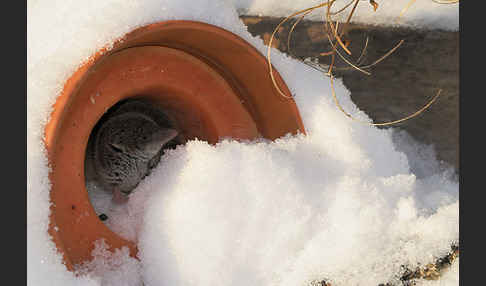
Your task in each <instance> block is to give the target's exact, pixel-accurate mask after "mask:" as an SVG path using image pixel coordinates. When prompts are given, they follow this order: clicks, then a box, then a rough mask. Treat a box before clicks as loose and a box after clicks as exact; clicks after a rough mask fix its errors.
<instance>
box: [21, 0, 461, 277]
mask: <svg viewBox="0 0 486 286" xmlns="http://www.w3.org/2000/svg"><path fill="white" fill-rule="evenodd" d="M400 1H401V0H400ZM400 1H398V0H397V1H396V2H397V3H398V2H400ZM422 1H423V0H422ZM314 2H315V1H314ZM382 2H383V3H382ZM275 3H276V2H275V1H265V0H258V1H252V2H249V1H246V2H245V1H230V0H228V1H223V0H212V1H211V0H200V1H188V0H180V1H174V0H147V1H135V0H126V1H114V0H107V1H101V2H100V1H94V0H89V1H82V2H80V1H74V0H71V1H66V0H64V1H56V0H52V1H47V2H46V1H35V0H29V1H28V6H27V14H28V17H27V43H28V45H27V253H28V256H27V262H28V264H27V273H28V285H141V284H142V283H143V284H144V285H147V286H149V285H174V286H176V285H303V284H305V283H306V282H309V281H311V280H313V279H329V280H330V281H332V284H333V285H350V284H351V285H356V284H360V285H377V284H378V283H382V282H386V281H390V280H391V279H393V277H395V275H397V274H398V273H399V269H400V265H401V264H407V263H410V264H417V263H421V264H425V263H428V262H431V260H433V259H434V257H438V256H442V255H444V254H445V253H446V252H447V251H448V250H449V246H450V243H451V242H453V241H457V239H458V237H459V228H458V225H459V222H458V218H459V213H458V196H459V190H458V183H457V180H456V179H455V178H454V177H453V176H452V174H451V171H450V169H448V168H447V167H446V166H445V167H444V166H443V165H442V164H439V163H438V162H437V161H436V160H435V154H434V151H433V146H423V145H420V144H419V143H417V142H413V140H411V139H410V138H409V137H407V135H406V134H405V135H404V134H403V133H400V132H397V131H394V130H393V129H389V130H381V129H377V128H375V127H371V126H365V125H362V124H357V123H355V122H353V121H350V120H349V119H348V118H347V117H345V116H344V115H343V114H342V113H341V112H340V111H339V110H338V109H337V107H336V106H335V105H334V103H333V101H332V98H331V93H330V86H329V80H328V78H326V77H324V76H322V75H321V74H320V73H318V72H316V71H315V70H313V69H311V68H309V67H308V66H306V65H303V64H301V63H300V62H298V61H295V60H293V59H291V58H289V57H287V56H286V55H283V54H281V53H280V52H278V51H276V50H274V51H273V54H272V63H273V64H274V65H275V67H276V68H277V69H278V71H279V72H280V73H281V75H282V77H283V78H284V80H285V81H286V83H287V85H288V86H289V88H290V90H291V91H292V93H293V94H296V103H297V105H298V108H299V111H300V113H301V116H302V119H303V122H304V125H305V127H306V130H307V133H308V136H302V135H300V136H295V137H290V136H287V137H285V138H281V139H279V140H277V141H276V142H268V141H265V140H260V141H256V142H249V143H248V142H247V143H237V142H233V141H223V142H220V143H219V144H217V145H216V146H211V145H209V144H207V143H206V142H202V141H197V140H196V141H191V142H188V143H187V144H186V145H185V146H179V147H178V148H177V149H176V150H171V151H169V152H168V153H167V154H166V155H164V157H163V158H162V160H161V163H160V164H159V166H158V167H157V168H156V169H155V170H154V172H153V173H152V174H151V175H150V176H149V177H147V178H146V179H145V180H144V181H143V182H142V183H141V184H140V186H139V187H138V190H137V191H136V192H135V193H134V194H133V196H132V197H131V199H130V201H129V202H128V204H127V205H125V206H123V207H118V208H114V207H113V206H111V205H110V204H109V202H107V199H106V198H107V196H106V194H104V195H103V194H102V193H101V192H98V193H96V195H98V197H97V198H96V199H94V204H95V207H96V208H97V209H100V210H103V211H106V212H107V214H108V216H109V219H108V220H107V221H106V223H107V225H109V226H110V227H111V229H112V230H114V231H116V232H118V233H120V234H121V235H122V236H125V237H127V238H130V239H133V240H134V241H136V242H137V243H138V247H139V250H140V261H138V260H135V259H133V258H130V257H129V256H128V252H127V250H126V249H122V250H120V251H118V252H116V253H114V254H112V253H110V252H107V251H106V250H105V248H104V244H103V241H99V242H98V244H97V246H96V249H95V251H94V252H93V255H94V257H95V259H94V260H93V261H91V262H88V263H86V264H84V265H79V266H78V268H77V275H75V274H74V273H71V272H69V271H67V270H66V268H65V267H64V265H63V264H62V257H61V255H60V254H59V253H57V252H56V249H55V245H54V244H53V243H52V241H51V240H50V238H49V236H48V234H47V228H48V222H49V221H48V217H49V189H50V183H49V180H48V171H49V168H48V164H47V157H46V153H45V149H44V146H43V143H42V136H43V130H44V126H45V124H46V122H47V120H48V115H49V113H50V111H51V107H50V106H51V105H52V104H53V103H54V102H55V99H56V97H57V96H58V95H59V92H60V91H61V90H62V86H63V83H64V82H65V80H66V79H67V78H68V77H69V76H70V75H71V74H72V73H73V72H74V71H75V70H76V68H77V67H78V66H79V64H80V63H82V62H83V61H84V60H86V59H87V58H88V57H89V56H90V55H92V54H93V53H94V52H95V51H97V50H99V49H100V48H102V47H105V46H109V44H110V43H111V42H113V41H114V40H115V39H117V38H119V37H121V36H122V35H123V34H125V33H127V32H129V31H131V30H133V29H134V28H136V27H139V26H142V25H145V24H148V23H152V22H156V21H163V20H170V19H187V20H197V21H203V22H207V23H210V24H213V25H217V26H220V27H223V28H225V29H227V30H230V31H232V32H234V33H236V34H238V35H240V36H241V37H242V38H244V39H245V40H247V41H248V42H250V43H251V44H252V45H254V46H255V47H256V48H257V49H258V50H260V52H262V53H263V54H265V52H266V48H265V47H264V45H263V43H262V41H261V39H258V38H253V37H252V36H251V35H250V34H249V33H248V32H247V31H246V27H245V26H244V25H243V24H242V23H241V21H240V20H239V19H238V13H242V12H241V11H242V9H243V10H245V11H248V13H257V14H258V13H264V14H266V15H284V14H285V15H287V14H290V13H291V12H295V10H296V9H301V8H299V7H300V6H296V5H302V6H303V7H302V8H305V7H308V5H307V4H309V3H312V1H299V2H298V1H279V5H276V4H275ZM294 3H299V4H294ZM378 3H379V4H380V8H379V9H382V10H385V12H386V9H390V12H392V13H390V15H391V14H396V13H395V12H396V11H395V10H396V9H395V10H394V9H392V8H390V7H391V6H387V4H386V2H385V1H379V2H378ZM420 3H421V4H419V3H416V4H417V5H424V6H423V7H429V6H430V5H432V4H430V3H429V4H424V3H422V2H420ZM362 4H363V5H362ZM362 4H360V6H366V5H365V4H367V3H362ZM397 5H398V4H397ZM427 5H429V6H427ZM399 6H403V5H399ZM277 7H279V8H277ZM386 7H389V8H386ZM430 7H432V6H430ZM454 7H455V8H454ZM237 8H238V10H237ZM368 8H369V7H367V8H366V9H368ZM418 8H419V7H417V9H418ZM397 9H398V8H397ZM431 9H432V8H431ZM440 9H444V10H440ZM446 9H450V10H454V9H456V10H457V5H450V6H449V8H437V10H434V12H430V11H431V10H423V11H422V12H424V13H425V12H427V13H428V12H430V20H424V19H427V18H428V17H425V16H424V15H422V14H421V17H422V18H421V19H422V20H420V21H419V20H417V21H414V22H415V23H418V24H420V25H423V26H424V27H425V26H427V27H429V28H430V27H431V26H430V25H429V24H430V23H435V24H437V26H434V25H435V24H433V25H432V26H434V27H436V28H441V27H442V28H444V27H446V26H447V27H448V28H451V29H452V30H454V25H452V24H451V23H453V22H454V21H455V20H454V19H456V18H454V17H455V16H454V15H456V14H455V13H456V10H454V11H453V12H450V11H449V10H446ZM288 12H290V13H288ZM358 12H360V11H358ZM278 13H281V14H278ZM377 13H378V12H377ZM414 13H415V14H414ZM358 14H359V13H358ZM365 14H366V13H365V12H363V15H365ZM407 14H408V15H409V17H412V15H418V14H417V12H413V10H412V8H410V10H409V12H407ZM407 14H406V15H407ZM450 15H452V16H450ZM439 16H443V17H444V18H445V19H452V20H445V22H447V23H448V24H447V25H446V24H444V23H442V21H437V19H439V18H441V17H439ZM363 17H364V18H363V19H364V20H363V21H368V20H369V21H370V23H374V22H373V21H375V20H373V19H374V18H373V19H371V18H368V20H366V16H363ZM416 17H418V16H416ZM356 19H358V18H356ZM385 19H386V17H385V18H381V20H380V21H385ZM404 19H405V18H404ZM376 21H378V20H376ZM407 21H408V20H407ZM427 21H429V22H427ZM430 21H431V22H430ZM385 22H386V21H385ZM456 29H457V27H456ZM335 87H336V93H337V97H338V99H339V101H340V103H341V104H342V106H343V107H344V108H345V110H347V111H348V112H349V113H351V114H352V115H353V116H355V117H359V118H361V119H365V120H370V119H369V118H368V117H367V115H366V114H364V113H363V112H361V111H360V110H359V109H358V108H357V107H356V106H355V105H354V103H353V102H352V101H351V99H350V96H349V91H348V90H347V89H346V88H345V87H344V86H343V84H342V82H341V81H340V80H336V82H335ZM457 264H458V263H457V262H456V263H455V264H454V265H453V267H452V269H451V270H450V271H449V272H447V274H446V276H445V277H444V278H442V279H441V280H440V281H438V282H437V283H440V284H439V285H457V284H458V281H457V280H458V275H459V273H458V272H459V271H458V267H457ZM424 283H425V282H424ZM427 283H428V282H427ZM434 283H435V282H431V283H429V284H432V285H434ZM437 283H436V284H437ZM429 284H423V285H429Z"/></svg>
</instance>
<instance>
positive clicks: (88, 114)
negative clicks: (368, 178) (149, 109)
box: [45, 21, 305, 270]
mask: <svg viewBox="0 0 486 286" xmlns="http://www.w3.org/2000/svg"><path fill="white" fill-rule="evenodd" d="M275 76H276V79H277V82H278V84H279V86H280V88H281V89H282V90H283V91H286V92H288V88H287V87H286V85H285V83H284V82H283V80H282V79H281V77H280V76H279V75H278V74H277V72H275ZM127 98H141V99H144V100H146V101H150V102H152V103H153V104H154V105H158V106H160V107H161V108H163V110H164V111H165V112H166V113H167V115H168V116H169V117H170V119H171V120H172V121H173V122H174V123H175V126H176V128H177V129H178V130H179V131H180V133H181V136H182V138H183V141H187V140H190V139H193V138H196V137H197V138H199V139H201V140H207V141H208V142H210V143H216V142H217V141H218V140H220V139H221V138H224V137H232V138H238V139H253V138H257V137H264V138H268V139H272V140H273V139H275V138H278V137H281V136H283V135H285V134H287V133H289V132H290V133H294V134H295V133H296V132H301V133H305V131H304V127H303V124H302V121H301V118H300V115H299V113H298V110H297V107H296V105H295V102H294V101H293V100H288V99H284V98H282V97H281V96H280V95H279V94H278V93H277V92H276V90H275V89H274V87H273V85H272V82H271V80H270V78H269V76H268V67H267V62H266V59H265V58H264V57H263V56H262V55H261V54H260V53H259V52H258V51H257V50H256V49H255V48H253V47H252V46H251V45H249V44H248V43H247V42H245V41H244V40H242V39H241V38H239V37H238V36H236V35H234V34H232V33H230V32H228V31H226V30H223V29H221V28H218V27H215V26H212V25H208V24H204V23H199V22H191V21H168V22H162V23H156V24H151V25H148V26H145V27H142V28H139V29H136V30H134V31H132V32H130V33H128V34H127V35H125V36H124V37H123V38H122V39H121V40H119V41H117V42H116V43H115V44H114V47H113V48H112V49H111V50H109V51H106V50H102V51H99V52H98V53H97V54H96V55H94V56H93V57H92V58H91V59H90V60H89V61H88V62H87V63H85V64H84V65H83V66H82V67H80V68H79V69H78V70H77V71H76V72H75V73H74V74H73V75H72V76H71V78H70V79H69V80H68V81H67V82H66V84H65V86H64V90H63V92H62V94H61V96H59V98H58V99H57V101H56V103H55V105H54V111H53V113H52V115H51V118H50V121H49V123H48V124H47V126H46V129H45V135H46V136H45V144H46V147H47V150H48V157H49V162H50V164H51V173H50V180H51V183H52V187H51V192H50V195H51V201H52V203H53V204H52V207H51V217H50V228H49V233H50V234H51V236H52V238H53V240H54V242H55V243H56V245H57V248H58V250H59V251H60V252H61V253H62V254H63V256H64V261H65V263H66V266H67V268H68V269H70V270H72V269H73V265H75V264H78V263H81V262H83V261H86V260H89V259H91V258H92V257H91V251H92V250H93V248H94V245H93V242H94V241H96V240H98V239H101V238H104V239H105V241H106V242H107V244H108V245H109V246H110V249H112V250H113V249H116V248H120V247H123V246H127V247H129V249H130V254H131V255H132V256H134V257H136V254H137V247H136V245H135V244H134V243H133V242H131V241H128V240H125V239H123V238H121V237H120V236H118V235H117V234H115V233H113V232H112V231H111V230H110V229H109V228H107V227H106V226H105V225H104V224H103V222H101V221H100V219H99V218H98V216H97V215H96V213H95V211H94V209H93V207H92V205H91V204H90V201H89V198H88V193H87V191H86V187H85V176H84V159H85V150H86V146H87V142H88V138H89V136H90V133H91V130H92V129H93V127H94V126H95V124H96V123H97V121H98V120H99V119H100V118H101V116H102V115H103V114H104V113H105V112H106V111H107V110H108V109H109V108H110V107H112V106H113V105H114V104H116V103H117V102H119V101H121V100H123V99H127Z"/></svg>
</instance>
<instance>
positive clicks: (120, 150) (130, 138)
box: [94, 112, 178, 195]
mask: <svg viewBox="0 0 486 286" xmlns="http://www.w3.org/2000/svg"><path fill="white" fill-rule="evenodd" d="M177 134H178V132H177V131H176V130H174V129H171V128H163V127H160V126H159V125H157V123H155V121H153V120H152V119H151V118H150V117H148V116H146V115H144V114H142V113H139V112H126V113H122V114H119V115H115V116H113V117H112V118H110V119H108V120H107V121H106V122H105V123H104V124H103V125H102V126H101V128H100V129H99V131H98V134H97V137H96V140H95V147H94V157H95V158H94V159H95V169H96V172H97V174H98V176H99V179H100V181H101V182H102V184H103V185H104V186H105V187H106V188H108V189H110V190H118V191H120V192H122V193H124V194H127V195H128V194H129V193H130V192H131V191H132V190H133V189H134V188H135V187H136V186H137V185H138V183H139V182H140V181H141V180H142V179H143V178H144V177H145V176H146V175H148V173H149V171H150V166H149V162H153V161H154V158H155V159H156V158H157V157H158V156H160V151H161V150H162V147H163V146H164V145H165V144H166V143H168V142H169V141H170V140H172V139H174V138H175V137H176V136H177Z"/></svg>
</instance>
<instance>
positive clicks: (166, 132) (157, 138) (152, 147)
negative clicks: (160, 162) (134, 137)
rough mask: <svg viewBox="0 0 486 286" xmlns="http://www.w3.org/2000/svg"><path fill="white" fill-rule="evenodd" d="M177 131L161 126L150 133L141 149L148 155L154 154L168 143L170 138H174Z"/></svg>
mask: <svg viewBox="0 0 486 286" xmlns="http://www.w3.org/2000/svg"><path fill="white" fill-rule="evenodd" d="M177 134H179V132H177V130H175V129H171V128H161V129H160V130H159V131H157V132H156V133H154V134H153V135H152V138H151V139H150V140H149V141H148V142H145V143H144V146H142V147H143V150H144V152H145V153H146V154H148V155H150V156H155V155H156V154H157V153H158V152H159V151H160V149H161V148H162V147H163V146H164V145H165V144H166V143H168V142H169V141H170V140H172V139H174V138H175V137H176V136H177Z"/></svg>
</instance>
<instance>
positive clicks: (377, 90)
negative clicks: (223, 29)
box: [241, 16, 459, 172]
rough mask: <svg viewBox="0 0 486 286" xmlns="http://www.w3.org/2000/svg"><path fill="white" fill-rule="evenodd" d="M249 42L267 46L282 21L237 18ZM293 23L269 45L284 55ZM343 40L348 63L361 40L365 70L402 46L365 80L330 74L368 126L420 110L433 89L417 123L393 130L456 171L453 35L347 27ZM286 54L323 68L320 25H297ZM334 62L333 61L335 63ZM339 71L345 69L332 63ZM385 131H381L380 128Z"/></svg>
mask: <svg viewBox="0 0 486 286" xmlns="http://www.w3.org/2000/svg"><path fill="white" fill-rule="evenodd" d="M241 19H242V21H243V22H244V23H245V24H246V25H247V26H248V31H249V32H250V33H251V34H252V35H254V36H257V35H258V36H261V37H262V38H263V39H264V41H265V43H268V41H269V39H270V35H271V33H272V32H273V30H274V29H275V27H276V26H277V25H278V24H279V23H280V21H281V20H282V18H271V17H249V16H243V17H241ZM293 22H294V20H292V21H289V22H288V23H286V24H284V25H283V26H282V27H281V29H280V31H279V32H278V33H277V35H276V39H274V42H273V45H274V46H275V47H277V48H278V49H279V50H281V51H283V52H288V51H287V35H288V31H289V30H290V28H291V26H292V24H293ZM348 32H349V33H348V36H349V37H348V38H349V39H350V40H351V44H350V46H349V47H350V50H351V52H352V56H351V57H350V59H352V60H353V62H354V61H355V60H356V59H357V58H358V57H359V55H360V54H361V50H362V48H363V47H364V43H365V40H366V36H368V37H369V42H368V49H367V53H366V55H365V56H364V57H363V60H362V62H363V63H364V64H370V63H372V62H373V61H375V60H376V59H378V58H380V57H381V56H382V55H384V54H385V53H386V52H387V51H388V50H390V49H391V48H393V47H394V46H395V45H396V44H397V43H398V42H399V41H400V40H402V39H403V40H405V42H404V43H403V44H402V45H401V46H400V47H399V48H398V49H397V50H396V51H395V52H394V53H393V54H392V55H391V56H389V57H388V58H386V59H385V60H384V61H382V62H381V63H379V64H378V65H376V66H374V67H373V68H371V69H370V70H369V71H370V72H371V76H367V75H365V74H363V73H361V72H358V71H356V70H354V69H353V70H348V71H339V72H338V71H336V72H335V75H336V76H337V77H342V78H343V81H344V84H345V86H346V87H347V88H348V89H349V90H350V91H351V97H352V100H353V102H354V103H355V104H356V105H357V106H358V108H359V109H361V110H363V111H364V112H366V113H367V114H368V115H369V116H370V117H371V118H372V119H373V121H374V122H377V123H378V122H386V121H392V120H396V119H400V118H402V117H405V116H408V115H410V114H412V113H414V112H415V111H417V110H418V109H420V108H422V107H423V106H424V105H425V104H426V103H427V102H428V101H429V100H430V99H432V97H433V96H434V95H435V94H436V93H437V91H438V90H439V89H442V93H441V96H440V97H439V98H438V100H437V101H436V102H435V103H434V104H432V106H431V107H430V108H429V109H428V110H427V111H426V112H424V113H422V114H420V115H419V116H418V117H415V118H412V119H411V120H407V121H405V122H402V123H399V124H396V125H393V126H392V127H393V128H398V129H404V130H406V131H407V132H408V133H409V134H410V135H411V136H412V137H414V138H415V139H416V140H417V141H419V142H422V143H425V144H432V145H433V146H434V148H435V150H436V152H437V157H438V159H439V160H440V161H445V162H446V163H448V164H450V165H452V166H453V167H454V168H455V170H456V172H457V171H458V170H459V32H446V31H418V30H412V29H407V28H383V27H375V26H364V25H354V24H352V25H350V29H349V30H348ZM290 47H291V51H292V54H293V55H294V56H295V57H296V58H299V59H302V60H303V59H305V58H309V57H311V58H315V59H317V60H318V61H319V63H321V64H323V65H328V64H329V57H324V56H319V53H321V52H327V51H329V50H330V45H329V43H328V40H327V36H326V34H325V31H324V24H323V23H322V22H311V21H302V22H301V23H299V24H298V25H297V26H296V28H295V30H294V32H293V34H292V40H291V45H290ZM336 59H337V58H336ZM336 65H337V66H339V67H344V66H346V65H345V63H344V62H342V61H340V60H337V61H336ZM384 128H387V127H384Z"/></svg>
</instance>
